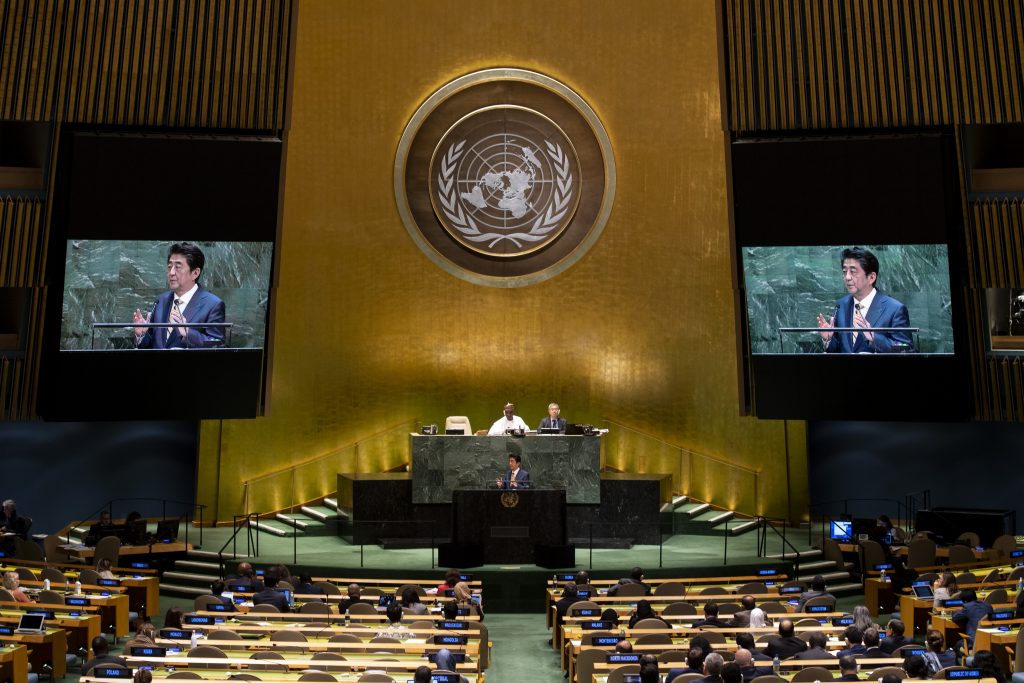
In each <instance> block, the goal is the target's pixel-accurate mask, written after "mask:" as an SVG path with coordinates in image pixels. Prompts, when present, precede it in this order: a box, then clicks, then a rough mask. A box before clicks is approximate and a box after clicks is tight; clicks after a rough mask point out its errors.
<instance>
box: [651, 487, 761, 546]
mask: <svg viewBox="0 0 1024 683" xmlns="http://www.w3.org/2000/svg"><path fill="white" fill-rule="evenodd" d="M662 513H665V514H667V515H669V519H670V520H671V524H672V533H675V534H688V535H694V536H724V535H725V534H729V536H730V537H734V536H739V535H741V534H745V533H748V532H750V531H753V530H754V529H756V528H757V520H756V519H751V518H750V517H747V516H746V515H743V514H742V513H738V512H736V511H734V510H725V509H722V508H718V507H715V506H713V505H711V504H710V503H705V502H702V501H699V500H697V499H695V498H691V497H689V496H676V497H675V498H673V499H672V502H671V503H666V504H665V505H664V506H662Z"/></svg>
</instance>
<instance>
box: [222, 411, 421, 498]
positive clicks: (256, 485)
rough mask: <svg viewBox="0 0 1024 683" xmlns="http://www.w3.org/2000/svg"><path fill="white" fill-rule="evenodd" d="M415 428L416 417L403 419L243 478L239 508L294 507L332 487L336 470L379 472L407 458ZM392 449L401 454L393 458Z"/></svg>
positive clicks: (417, 424)
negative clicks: (349, 440) (281, 466)
mask: <svg viewBox="0 0 1024 683" xmlns="http://www.w3.org/2000/svg"><path fill="white" fill-rule="evenodd" d="M418 428H419V421H418V419H416V418H413V419H410V420H406V421H404V422H401V423H399V424H396V425H393V426H391V427H388V428H386V429H384V430H382V431H379V432H376V433H374V434H371V435H369V436H366V437H363V438H361V439H359V440H358V441H356V442H354V443H351V444H349V445H347V446H342V447H341V448H338V449H336V450H333V451H330V452H329V453H325V454H323V455H318V456H316V457H314V458H310V459H309V460H305V461H303V462H299V463H295V464H293V465H290V466H289V467H286V468H284V469H281V470H277V471H276V472H269V473H267V474H263V475H260V476H258V477H253V478H252V479H248V480H246V481H243V482H242V486H243V487H244V491H243V494H242V496H243V497H242V501H243V506H244V507H243V509H244V510H245V512H247V513H248V512H250V511H251V510H252V508H258V509H262V510H274V511H283V510H291V511H294V510H295V508H297V507H299V506H300V505H305V504H306V503H308V502H309V501H311V500H315V499H316V498H319V497H322V496H324V495H326V494H328V493H330V492H331V491H334V490H335V489H336V487H337V475H338V473H339V472H381V471H384V470H387V469H390V468H392V467H395V466H397V465H400V464H401V463H402V462H408V461H409V454H408V451H409V432H412V431H416V430H417V429H418ZM396 453H398V454H401V453H404V454H405V456H404V458H403V457H401V455H400V456H399V457H398V458H396V457H395V455H394V454H396ZM325 482H328V483H326V484H325Z"/></svg>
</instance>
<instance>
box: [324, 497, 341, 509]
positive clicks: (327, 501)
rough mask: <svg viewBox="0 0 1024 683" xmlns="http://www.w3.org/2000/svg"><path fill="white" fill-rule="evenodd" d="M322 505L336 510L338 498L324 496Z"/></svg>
mask: <svg viewBox="0 0 1024 683" xmlns="http://www.w3.org/2000/svg"><path fill="white" fill-rule="evenodd" d="M324 507H329V508H331V509H332V510H335V511H336V510H337V509H338V499H337V498H324Z"/></svg>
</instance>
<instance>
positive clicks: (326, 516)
mask: <svg viewBox="0 0 1024 683" xmlns="http://www.w3.org/2000/svg"><path fill="white" fill-rule="evenodd" d="M299 509H300V510H302V513H303V514H304V515H306V516H307V517H311V518H313V519H315V520H317V521H318V522H325V523H326V522H329V521H331V520H334V519H337V517H338V511H337V510H335V509H333V508H329V507H327V506H325V505H303V506H302V507H301V508H299Z"/></svg>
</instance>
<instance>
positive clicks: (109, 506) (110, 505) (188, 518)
mask: <svg viewBox="0 0 1024 683" xmlns="http://www.w3.org/2000/svg"><path fill="white" fill-rule="evenodd" d="M129 500H133V501H159V502H160V503H161V511H160V516H161V517H162V518H163V519H164V520H166V519H167V504H168V503H171V504H172V505H186V506H188V507H189V508H190V509H189V510H188V512H186V513H185V543H188V529H189V527H190V526H192V521H193V520H194V519H195V518H194V517H193V516H192V513H193V511H195V510H196V509H198V510H199V545H200V547H201V546H202V545H203V511H204V510H205V509H206V508H207V506H206V505H204V504H203V503H195V502H188V501H184V500H171V499H169V498H143V497H131V498H111V499H110V500H108V501H106V502H105V503H103V504H102V505H100V506H99V507H98V508H96V509H95V510H93V511H92V512H90V513H89V514H88V515H86V516H85V517H83V518H81V519H80V520H78V521H77V522H72V526H74V525H77V524H81V523H82V522H86V521H89V520H92V519H95V518H96V517H98V516H99V514H100V513H101V512H103V511H104V510H106V511H107V513H108V514H109V515H110V516H111V517H113V516H114V503H123V502H125V501H129Z"/></svg>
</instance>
